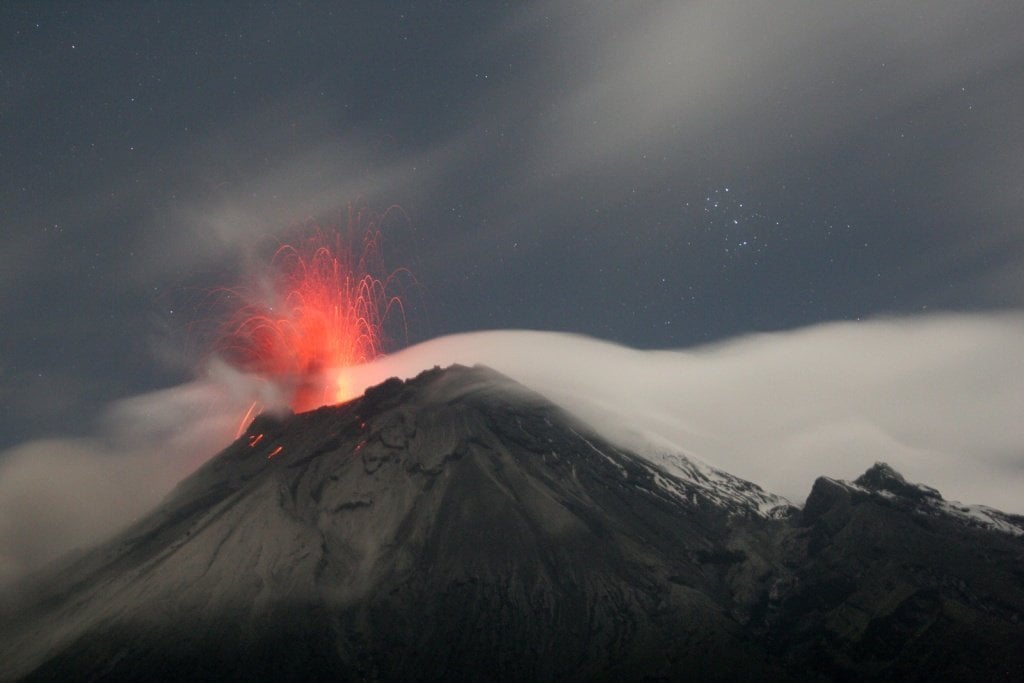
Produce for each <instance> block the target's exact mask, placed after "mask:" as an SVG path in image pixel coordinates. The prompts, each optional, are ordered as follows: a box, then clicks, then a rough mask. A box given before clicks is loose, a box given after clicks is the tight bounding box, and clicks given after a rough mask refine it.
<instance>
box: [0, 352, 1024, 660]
mask: <svg viewBox="0 0 1024 683" xmlns="http://www.w3.org/2000/svg"><path fill="white" fill-rule="evenodd" d="M1021 521H1022V520H1021V519H1020V518H1016V517H1012V516H1008V515H1003V514H1001V513H998V512H997V511H994V510H989V509H986V508H968V507H965V506H958V505H954V504H951V503H947V502H946V501H944V500H942V498H941V496H939V494H938V493H937V492H935V491H934V490H933V489H929V488H927V487H922V486H917V485H914V484H910V483H908V482H906V481H904V480H903V479H902V477H900V476H899V475H898V474H897V473H895V472H893V471H892V470H891V469H889V468H887V467H885V466H883V465H878V466H876V467H875V468H872V470H869V472H868V473H866V474H865V475H864V477H861V478H860V479H858V480H857V481H856V482H853V483H845V482H838V481H833V480H828V479H820V480H819V481H818V482H817V483H816V484H815V487H814V490H813V492H812V494H811V497H810V499H809V500H808V503H807V505H806V507H805V509H804V510H803V511H800V510H798V509H796V508H794V507H792V506H789V505H788V504H787V503H786V502H785V501H784V500H782V499H780V498H778V497H775V496H772V495H771V494H769V493H766V492H764V491H762V490H761V489H759V488H758V487H757V486H755V485H753V484H750V483H748V482H744V481H742V480H740V479H737V478H736V477H732V476H731V475H728V474H726V473H723V472H719V471H716V470H714V469H712V468H709V467H707V466H705V465H701V464H699V463H695V462H691V461H689V460H687V459H685V458H683V457H682V456H678V455H669V456H665V457H664V458H662V459H658V460H656V461H655V460H651V459H646V458H642V457H640V456H638V455H636V454H633V453H630V452H627V451H624V450H622V449H618V448H615V447H613V446H612V445H610V444H608V443H607V442H604V441H603V440H601V439H600V438H598V437H597V436H595V435H594V434H593V433H592V432H591V431H590V430H589V429H587V428H586V427H585V426H583V425H581V424H579V423H577V422H576V421H575V420H573V419H572V418H571V417H570V416H569V415H568V414H567V413H565V412H564V411H562V410H561V409H560V408H558V407H556V406H554V405H552V404H551V403H549V402H548V401H546V400H545V399H543V398H542V397H541V396H539V395H537V394H534V393H531V392H529V391H528V390H526V389H524V388H523V387H521V386H519V385H517V384H515V383H513V382H512V381H511V380H509V379H507V378H505V377H503V376H501V375H499V374H497V373H495V372H493V371H491V370H489V369H486V368H482V367H476V368H465V367H460V366H453V367H451V368H448V369H446V370H439V369H435V370H432V371H428V372H425V373H423V374H421V375H420V376H419V377H417V378H415V379H413V380H410V381H408V382H402V381H399V380H397V379H393V380H389V381H387V382H385V383H384V384H382V385H380V386H378V387H375V388H373V389H371V390H369V391H367V392H366V394H365V395H364V396H363V397H361V398H359V399H357V400H354V401H351V402H349V403H346V404H344V405H341V406H337V407H328V408H321V409H319V410H316V411H312V412H308V413H302V414H298V415H291V416H288V417H287V418H283V419H275V418H273V417H271V416H266V415H265V416H261V417H259V418H257V419H256V420H255V421H254V422H253V423H252V424H251V425H250V427H249V429H248V430H247V432H246V433H245V434H244V435H243V436H242V437H241V438H240V439H239V440H238V441H236V442H235V443H234V444H233V445H231V446H230V447H228V448H227V449H226V450H224V451H223V452H222V453H220V454H219V455H218V456H216V457H215V458H214V459H213V460H211V461H210V462H209V463H208V464H207V465H206V466H204V467H203V468H202V469H201V470H200V471H198V472H197V473H196V474H195V475H193V476H192V477H190V478H189V479H187V480H185V481H184V482H182V483H181V484H180V485H179V487H178V488H177V489H176V490H175V491H174V492H173V493H172V494H171V496H170V497H169V498H168V499H167V500H166V501H165V502H164V503H163V504H162V505H161V507H160V508H158V509H157V510H156V511H154V512H153V513H152V514H150V515H149V516H147V517H146V518H144V519H143V520H141V521H140V522H138V523H137V524H136V525H135V526H134V527H132V528H131V529H129V530H128V531H126V532H125V533H123V534H122V535H120V536H119V537H117V538H115V539H114V540H112V541H111V542H109V543H107V544H105V545H103V546H101V547H99V548H96V549H95V550H93V551H91V552H89V553H86V554H84V555H82V556H80V557H78V558H76V559H73V560H69V561H67V562H66V563H65V565H64V566H62V567H59V568H56V569H55V570H53V571H52V572H51V573H50V574H49V575H47V576H45V577H42V578H40V579H39V580H38V581H37V582H35V583H34V584H32V585H31V586H22V587H21V589H20V593H19V600H18V603H17V604H15V605H14V607H13V608H11V609H10V610H9V612H10V613H9V614H6V615H0V616H2V617H3V621H2V623H3V624H4V626H3V628H2V631H0V661H2V662H4V667H3V670H2V671H0V676H2V677H3V678H4V679H20V678H26V679H29V680H54V679H62V680H67V679H92V678H104V679H148V680H152V679H186V678H187V679H196V678H200V679H202V678H239V679H268V680H269V679H274V680H278V679H309V680H329V679H330V680H344V679H351V680H356V679H377V678H381V679H402V680H407V679H440V678H445V679H534V678H539V679H555V678H558V679H562V678H573V679H579V678H634V677H642V676H648V677H669V678H683V677H686V678H727V679H735V678H764V677H774V678H788V677H794V678H807V677H819V678H823V679H828V678H844V677H851V676H867V675H872V676H881V677H906V676H912V677H914V676H916V677H922V678H923V677H932V676H938V675H945V676H947V677H950V676H951V677H954V678H957V677H959V678H971V677H980V676H990V675H994V674H996V673H999V674H1002V675H1006V674H1007V673H1010V674H1012V673H1018V674H1019V673H1021V672H1024V654H1021V652H1020V648H1019V644H1020V643H1021V642H1024V624H1022V620H1021V613H1022V612H1024V543H1022V541H1021V538H1022V535H1024V527H1022V525H1021ZM979 652H985V653H987V655H986V656H985V657H981V656H979V655H978V653H979Z"/></svg>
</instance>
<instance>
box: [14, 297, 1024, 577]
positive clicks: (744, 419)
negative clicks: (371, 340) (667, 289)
mask: <svg viewBox="0 0 1024 683" xmlns="http://www.w3.org/2000/svg"><path fill="white" fill-rule="evenodd" d="M452 363H461V364H464V365H472V364H477V363H480V364H484V365H487V366H490V367H492V368H494V369H495V370H498V371H499V372H502V373H504V374H506V375H508V376H510V377H511V378H513V379H515V380H517V381H519V382H520V383H522V384H524V385H526V386H527V387H529V388H530V389H533V390H535V391H537V392H540V393H541V394H543V395H545V396H547V397H548V398H550V399H551V400H553V401H554V402H556V403H558V404H560V405H561V406H563V407H564V408H566V409H567V410H569V411H570V412H571V413H573V414H574V415H575V416H577V417H578V418H580V419H581V420H583V421H584V422H586V423H588V424H590V425H591V426H592V427H593V429H594V430H595V431H597V432H598V433H600V434H601V435H602V436H604V437H605V438H608V439H609V440H611V441H613V442H615V443H617V444H618V445H620V446H624V447H627V448H630V449H633V450H635V451H637V452H638V453H640V454H641V455H647V456H651V455H656V454H657V453H658V452H665V451H673V452H678V453H682V454H685V455H687V456H689V457H692V458H697V459H700V460H702V461H704V462H706V463H708V464H710V465H712V466H714V467H718V468H720V469H723V470H725V471H727V472H730V473H732V474H735V475H737V476H740V477H743V478H746V479H749V480H751V481H754V482H756V483H758V484H760V485H761V486H763V487H764V488H765V489H767V490H769V491H771V492H773V493H777V494H780V495H783V496H786V497H788V498H789V499H790V500H792V501H794V502H796V503H798V504H799V503H801V502H802V501H803V499H804V498H805V497H806V495H807V493H808V492H809V490H810V487H811V484H812V483H813V481H814V479H815V478H816V477H817V476H820V475H825V476H830V477H837V478H846V479H849V478H853V477H855V476H857V475H859V474H860V473H861V472H863V471H864V470H865V469H866V468H867V467H869V466H870V465H871V464H872V463H874V462H875V461H879V460H881V461H886V462H888V463H889V464H891V465H893V466H894V467H895V468H896V469H897V470H899V471H901V472H902V473H903V474H904V475H905V476H907V477H908V479H910V480H912V481H920V482H923V483H927V484H929V485H931V486H935V487H937V488H938V489H939V490H940V491H941V492H942V493H943V494H944V495H945V496H946V497H947V498H950V499H954V500H961V501H964V502H971V503H983V504H986V505H990V506H993V507H996V508H999V509H1002V510H1004V511H1007V512H1013V513H1024V502H1022V499H1021V498H1020V495H1019V492H1020V491H1022V490H1024V438H1022V437H1024V432H1022V431H1021V428H1020V411H1021V407H1022V400H1024V316H1022V315H1020V314H1018V313H998V314H979V315H935V316H923V317H913V318H896V319H878V320H871V321H864V322H856V323H854V322H840V323H829V324H822V325H816V326H812V327H808V328H803V329H798V330H794V331H788V332H779V333H769V334H758V335H753V336H747V337H741V338H737V339H734V340H729V341H726V342H723V343H718V344H714V345H709V346H705V347H699V348H696V349H690V350H679V351H641V350H636V349H630V348H626V347H622V346H618V345H615V344H611V343H608V342H603V341H599V340H596V339H591V338H587V337H582V336H576V335H571V334H564V333H553V332H534V331H511V330H505V331H490V332H475V333H468V334H459V335H454V336H449V337H443V338H439V339H435V340H432V341H429V342H425V343H423V344H419V345H417V346H414V347H410V348H408V349H405V350H404V351H401V352H399V353H396V354H393V355H391V356H387V357H384V358H381V359H379V360H377V361H374V362H371V363H368V364H365V365H361V366H357V367H353V368H347V369H345V371H344V372H345V374H346V377H347V381H349V382H350V383H351V386H352V387H353V388H355V389H356V390H357V391H359V392H360V393H361V391H362V390H363V389H365V388H366V387H369V386H372V385H374V384H377V383H379V382H381V381H383V380H385V379H387V378H389V377H392V376H398V377H403V378H408V377H412V376H414V375H416V374H418V373H419V372H421V371H422V370H424V369H428V368H430V367H433V366H435V365H439V366H447V365H450V364H452ZM253 400H259V401H261V402H262V404H263V405H267V406H275V405H282V404H284V403H286V402H287V400H288V399H287V397H286V396H284V395H283V394H282V393H280V391H279V390H278V388H277V387H275V386H273V385H272V384H271V383H268V382H267V381H265V380H261V379H259V378H256V377H254V376H250V375H245V374H242V373H239V372H238V371H236V370H233V369H231V368H230V367H228V366H226V365H223V364H217V363H214V364H213V365H211V367H210V371H209V373H208V374H207V376H206V377H205V378H204V379H202V380H200V381H196V382H193V383H190V384H187V385H183V386H180V387H175V388H171V389H166V390H164V391H159V392H155V393H151V394H145V395H141V396H136V397H133V398H129V399H126V400H123V401H120V402H117V403H115V404H113V405H112V406H110V408H109V410H108V413H107V417H106V419H105V420H104V421H103V422H102V425H101V426H100V428H98V429H97V433H95V434H93V435H91V436H87V437H82V438H75V439H47V440H41V441H34V442H30V443H26V444H22V445H20V446H18V447H16V448H14V449H12V450H11V451H8V452H7V453H4V454H0V585H2V584H4V583H8V582H9V581H11V580H13V579H16V578H18V577H19V576H23V575H25V574H27V573H29V572H32V571H33V570H35V569H36V568H38V567H40V566H41V565H42V564H44V563H46V562H48V561H51V560H53V559H54V558H56V557H58V556H59V555H61V554H62V553H65V552H67V551H69V550H71V549H72V548H75V547H79V548H81V547H86V546H88V545H90V544H92V543H95V542H97V541H99V540H101V539H102V538H103V537H105V536H108V535H109V534H111V533H113V532H115V531H116V530H117V529H118V528H121V527H123V526H124V525H126V524H127V523H129V522H131V521H132V520H133V519H135V518H136V517H138V516H139V515H141V514H143V513H144V512H146V511H147V510H148V509H150V508H151V507H153V506H154V505H156V504H157V503H158V502H159V501H160V499H161V498H162V497H164V496H165V495H166V494H167V493H168V492H169V491H170V490H171V488H172V487H173V486H174V484H175V483H176V482H177V481H179V480H180V479H182V478H183V477H185V476H187V475H188V474H189V473H190V472H192V471H194V470H195V469H196V468H197V467H198V466H199V465H201V464H202V463H203V462H204V461H205V460H207V459H208V458H209V457H210V456H211V455H213V454H214V453H215V452H216V451H218V450H219V449H221V448H223V447H224V446H226V445H227V444H228V443H229V442H230V441H231V440H232V439H233V438H234V436H235V434H236V433H237V428H238V421H239V418H240V416H241V415H244V413H245V411H246V408H247V407H248V406H249V405H251V403H252V401H253Z"/></svg>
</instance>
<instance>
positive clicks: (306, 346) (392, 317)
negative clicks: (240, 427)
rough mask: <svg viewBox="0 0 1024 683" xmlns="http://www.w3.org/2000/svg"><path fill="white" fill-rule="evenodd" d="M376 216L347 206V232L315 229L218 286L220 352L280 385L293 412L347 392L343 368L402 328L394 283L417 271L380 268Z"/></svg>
mask: <svg viewBox="0 0 1024 683" xmlns="http://www.w3.org/2000/svg"><path fill="white" fill-rule="evenodd" d="M384 215H385V216H386V213H385V214H384ZM382 218H383V217H382V216H379V215H377V214H364V213H362V212H359V211H355V210H353V209H351V208H350V209H349V221H348V230H347V231H340V230H332V231H325V230H323V229H321V228H315V229H314V230H312V231H311V233H310V234H308V235H306V236H305V237H304V238H302V239H301V240H299V241H296V242H294V243H286V244H281V245H280V246H279V247H278V248H277V250H276V251H275V252H274V254H273V257H272V258H271V259H270V260H269V263H266V264H264V265H263V266H262V267H260V268H258V269H257V275H256V276H254V277H250V279H249V280H248V281H247V282H246V283H244V284H243V285H241V286H239V287H234V288H222V289H219V290H217V295H218V299H220V301H221V304H222V305H225V306H227V308H228V311H229V313H228V314H227V315H226V316H225V317H224V322H223V323H222V324H221V325H220V329H219V330H218V334H217V341H216V343H215V351H216V353H217V354H218V355H219V356H220V357H221V358H223V359H224V360H225V361H226V362H227V363H229V364H230V365H232V366H233V367H235V368H236V369H238V370H240V371H242V372H246V373H250V374H254V375H256V376H259V377H261V378H263V379H265V380H267V381H270V382H273V383H274V385H275V386H277V387H278V388H280V389H282V390H284V391H285V393H286V394H287V395H288V396H290V404H291V408H292V410H294V411H295V412H302V411H307V410H312V409H314V408H317V407H320V406H322V405H329V404H334V403H340V402H343V401H346V400H348V399H350V398H352V397H353V396H352V387H351V384H350V382H349V379H348V376H347V373H346V368H349V367H352V366H354V365H360V364H363V363H367V362H369V361H372V360H374V359H375V358H377V357H379V356H381V355H382V354H383V353H384V352H385V350H386V349H387V347H388V346H389V344H390V343H391V337H390V336H389V334H388V330H392V331H394V330H396V329H397V330H399V331H400V333H401V334H404V335H406V336H407V329H406V316H405V305H404V303H403V301H402V298H401V296H400V295H399V292H398V291H396V289H397V290H400V289H401V287H402V285H403V284H404V283H409V282H414V279H413V278H412V275H411V273H410V272H409V271H408V270H407V269H405V268H400V269H398V270H394V271H390V272H389V271H387V270H386V269H385V268H384V259H383V257H382V254H381V247H380V244H381V231H380V223H381V220H382ZM256 407H257V406H256V404H254V405H253V406H252V407H251V408H250V415H249V416H251V414H252V413H253V412H254V411H255V409H256ZM249 416H246V418H244V420H243V423H244V421H245V420H247V419H248V417H249Z"/></svg>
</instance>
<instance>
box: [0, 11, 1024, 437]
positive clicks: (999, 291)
mask: <svg viewBox="0 0 1024 683" xmlns="http://www.w3.org/2000/svg"><path fill="white" fill-rule="evenodd" d="M1021 35H1024V6H1022V5H1021V4H1020V3H1019V2H1016V1H1007V2H999V1H996V2H986V3H983V4H972V3H963V2H947V1H945V0H938V1H933V0H920V1H918V2H898V1H897V2H887V3H867V2H864V3H820V2H812V1H810V0H807V1H802V0H801V1H797V0H782V1H780V2H771V3H752V2H751V3H744V2H736V3H703V2H687V3H683V2H650V3H642V2H636V3H624V2H619V3H584V2H544V3H536V4H531V3H484V2H480V3H477V2H473V3H437V2H432V3H427V2H414V3H400V2H394V3H381V2H362V3H360V2H354V3H344V4H342V3H287V4H285V3H276V2H275V3H229V2H224V3H206V2H204V3H191V4H190V3H178V2H175V3H167V2H159V3H142V2H137V3H97V4H93V5H91V6H84V7H82V6H79V5H78V4H77V3H69V4H64V5H61V4H57V3H30V2H25V3H4V4H3V5H2V6H0V178H2V182H0V213H2V224H0V225H2V228H0V229H2V233H0V239H2V240H3V248H2V251H0V316H2V318H0V319H2V320H3V325H2V326H0V406H2V413H0V445H6V444H10V443H14V442H16V441H19V440H21V439H24V438H27V437H31V436H39V435H43V434H48V433H73V432H75V431H77V430H80V429H82V428H83V427H84V426H85V425H87V424H88V423H89V422H90V421H91V420H93V419H94V418H95V416H96V413H97V411H99V410H100V409H101V408H102V406H103V405H104V404H105V403H106V402H107V401H109V400H110V399H113V398H116V397H120V396H126V395H130V394H133V393H137V392H140V391H144V390H149V389H153V388H159V387H162V386H169V385H172V384H177V383H179V382H181V381H183V380H185V379H187V378H188V377H189V376H191V374H192V373H194V372H195V370H196V366H197V363H198V357H197V355H196V353H195V349H193V348H190V344H189V339H188V333H187V330H188V324H189V322H190V321H191V320H194V319H195V317H196V315H197V311H196V301H197V294H196V293H197V292H202V291H205V290H206V289H208V288H209V287H213V286H216V285H221V284H229V283H231V282H233V281H234V280H235V279H236V278H237V277H238V273H239V271H240V269H241V268H242V266H243V264H244V263H245V262H246V261H247V260H248V259H252V258H254V257H259V256H260V255H261V254H263V255H265V253H266V249H267V245H268V244H272V243H273V242H274V239H275V237H279V236H281V235H283V234H286V232H287V229H288V228H289V226H295V225H297V224H301V223H303V222H304V221H307V220H309V219H314V220H316V221H318V222H319V223H321V224H327V225H330V224H331V223H332V222H336V221H337V220H338V216H339V215H340V212H342V211H343V210H344V208H345V207H346V206H347V205H348V204H349V203H350V202H353V201H355V202H360V203H361V204H362V205H365V206H368V207H370V208H373V209H376V210H384V209H386V208H387V207H389V206H391V205H398V206H400V207H401V208H402V209H403V211H404V215H405V216H406V218H404V219H403V218H396V219H395V220H393V221H390V222H389V224H388V225H386V226H385V238H386V245H385V251H386V256H387V257H388V261H389V263H390V264H391V265H392V266H400V265H406V266H409V267H410V268H411V269H412V270H413V271H414V272H415V273H416V276H417V278H418V280H419V282H420V283H421V285H422V292H421V294H420V296H419V297H417V298H418V300H419V304H418V305H417V310H416V311H414V312H413V315H412V318H411V320H412V321H413V322H414V324H413V326H412V330H411V337H412V339H411V341H417V340H422V339H426V338H430V337H434V336H438V335H443V334H448V333H452V332H459V331H467V330H477V329H493V328H532V329H543V330H564V331H571V332H577V333H581V334H587V335H592V336H596V337H599V338H602V339H608V340H612V341H616V342H621V343H624V344H628V345H632V346H637V347H642V348H679V347H686V346H692V345H695V344H700V343H703V342H707V341H711V340H717V339H722V338H725V337H731V336H735V335H740V334H744V333H749V332H754V331H765V330H777V329H788V328H793V327H798V326H803V325H808V324H813V323H816V322H821V321H827V320H853V319H863V318H870V317H876V316H880V315H892V314H897V315H919V314H921V313H922V312H934V311H943V310H958V311H975V310H988V309H1007V308H1009V309H1019V308H1020V307H1021V304H1022V303H1024V276H1022V273H1024V268H1022V266H1024V224H1022V220H1021V215H1022V209H1024V206H1022V204H1024V187H1022V178H1024V131H1022V128H1021V121H1022V120H1024V41H1021V39H1020V37H1021Z"/></svg>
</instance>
